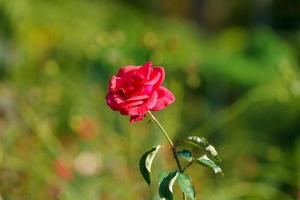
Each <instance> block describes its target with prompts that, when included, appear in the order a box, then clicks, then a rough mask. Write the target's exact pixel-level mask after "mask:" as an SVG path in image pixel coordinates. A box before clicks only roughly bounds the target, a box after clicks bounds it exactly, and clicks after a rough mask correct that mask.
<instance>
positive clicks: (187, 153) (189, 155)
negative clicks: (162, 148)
mask: <svg viewBox="0 0 300 200" xmlns="http://www.w3.org/2000/svg"><path fill="white" fill-rule="evenodd" d="M177 155H179V156H180V157H182V158H183V159H185V160H187V161H189V162H190V161H192V160H193V157H192V152H190V151H189V150H186V149H183V150H181V151H178V152H177Z"/></svg>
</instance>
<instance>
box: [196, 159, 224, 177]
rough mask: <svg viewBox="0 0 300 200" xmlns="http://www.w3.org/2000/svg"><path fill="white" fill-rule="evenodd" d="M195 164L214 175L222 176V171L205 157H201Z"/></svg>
mask: <svg viewBox="0 0 300 200" xmlns="http://www.w3.org/2000/svg"><path fill="white" fill-rule="evenodd" d="M196 162H197V163H199V164H200V165H203V166H204V167H208V168H211V169H212V170H214V172H215V173H216V174H218V173H221V174H223V171H222V169H221V168H220V167H219V166H218V165H216V164H215V163H214V162H213V161H212V160H211V159H209V158H208V157H207V155H203V156H201V157H200V158H197V159H196Z"/></svg>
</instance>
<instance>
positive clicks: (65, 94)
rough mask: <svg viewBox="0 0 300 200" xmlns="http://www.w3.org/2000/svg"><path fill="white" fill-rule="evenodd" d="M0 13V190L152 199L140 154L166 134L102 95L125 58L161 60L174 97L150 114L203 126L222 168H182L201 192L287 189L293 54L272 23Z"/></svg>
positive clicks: (297, 84) (298, 83)
mask: <svg viewBox="0 0 300 200" xmlns="http://www.w3.org/2000/svg"><path fill="white" fill-rule="evenodd" d="M0 19H1V24H0V72H1V74H0V77H1V83H0V195H1V197H2V198H3V199H72V200H74V199H157V198H158V197H157V192H156V188H157V185H155V184H153V186H151V188H150V192H149V189H148V188H147V186H146V184H144V182H143V180H142V178H141V176H140V175H139V172H138V159H139V157H140V155H141V154H142V153H143V152H144V151H145V150H146V149H147V148H149V147H151V146H152V145H153V144H161V143H165V141H164V138H163V137H162V136H161V134H160V133H159V130H158V129H157V128H156V127H155V125H154V124H148V123H147V122H146V121H147V120H144V121H143V122H139V123H137V124H133V125H130V124H129V119H128V118H126V117H123V116H120V115H119V114H118V113H115V112H112V111H111V110H110V109H109V108H107V106H106V104H105V101H104V98H105V93H106V87H107V81H108V79H109V77H110V76H111V75H112V74H113V73H115V72H116V71H117V69H118V68H119V67H120V66H122V65H128V64H135V65H139V64H143V63H144V62H146V61H148V60H152V61H153V62H154V63H155V64H157V65H162V66H164V67H165V68H166V70H167V77H166V84H167V85H168V87H169V88H170V89H171V90H172V91H173V92H174V93H175V95H176V103H175V104H173V105H172V106H170V107H168V108H167V109H166V110H164V111H161V112H160V113H157V115H158V118H159V119H160V120H161V121H162V123H163V124H164V125H165V126H166V129H167V130H168V131H169V133H170V134H171V135H172V136H173V137H174V138H175V139H180V138H183V137H185V136H186V135H188V134H193V135H202V136H205V137H207V138H208V139H209V141H210V142H211V143H213V144H215V146H216V147H218V150H219V152H220V154H221V157H222V158H223V163H222V167H223V168H224V171H225V176H224V177H216V176H214V175H213V174H212V173H211V172H210V171H208V170H207V169H202V168H199V167H196V166H195V167H192V168H190V169H189V170H188V173H190V174H193V182H194V184H195V187H196V189H197V191H198V194H197V195H198V197H199V199H287V200H288V199H296V195H297V190H299V164H300V163H299V156H300V149H299V146H300V139H299V136H298V135H299V130H300V124H299V117H300V116H299V115H300V103H299V102H300V101H299V95H300V79H299V72H298V68H297V65H298V63H297V58H296V57H295V55H296V54H295V52H294V51H295V50H294V49H292V48H290V47H289V46H288V45H287V44H286V43H285V42H284V41H283V40H282V39H281V38H280V37H279V36H278V35H276V34H275V33H274V32H273V31H272V30H270V29H268V28H259V29H254V30H247V29H242V28H238V27H232V28H229V29H224V30H223V31H221V32H220V33H218V34H216V35H214V36H207V35H206V34H203V33H202V32H201V30H199V29H198V28H196V26H195V25H193V24H190V23H187V22H185V21H180V20H175V19H166V18H161V17H158V16H154V15H151V14H150V13H144V12H142V11H137V10H135V9H134V8H131V7H128V6H126V5H125V4H124V5H123V4H117V3H112V2H110V3H109V2H96V1H33V0H22V1H9V0H7V1H1V3H0ZM298 36H299V34H298ZM295 38H297V34H295ZM299 38H300V37H299ZM195 153H199V152H195ZM167 154H168V151H162V152H161V153H159V155H158V158H157V159H156V160H155V164H154V166H153V169H154V172H153V178H154V180H156V177H158V174H159V171H161V169H166V170H171V169H173V168H174V167H175V165H174V163H173V160H171V159H169V157H170V156H168V155H167ZM154 182H155V181H154ZM175 187H176V186H175ZM176 190H177V191H178V188H177V189H176Z"/></svg>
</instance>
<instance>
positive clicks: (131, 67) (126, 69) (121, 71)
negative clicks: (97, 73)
mask: <svg viewBox="0 0 300 200" xmlns="http://www.w3.org/2000/svg"><path fill="white" fill-rule="evenodd" d="M139 68H140V66H134V65H129V66H125V67H122V68H121V69H119V71H118V73H117V76H119V77H125V76H126V75H127V74H128V73H129V72H133V71H134V70H137V69H139Z"/></svg>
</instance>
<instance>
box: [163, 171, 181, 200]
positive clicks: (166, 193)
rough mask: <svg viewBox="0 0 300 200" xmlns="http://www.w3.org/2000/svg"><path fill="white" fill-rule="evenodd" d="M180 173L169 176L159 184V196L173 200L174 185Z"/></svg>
mask: <svg viewBox="0 0 300 200" xmlns="http://www.w3.org/2000/svg"><path fill="white" fill-rule="evenodd" d="M177 175H178V172H177V171H174V172H171V173H169V174H168V176H166V177H165V178H163V180H162V181H161V183H160V184H159V190H158V192H159V196H160V198H162V199H165V200H173V185H174V183H175V181H176V178H177Z"/></svg>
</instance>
